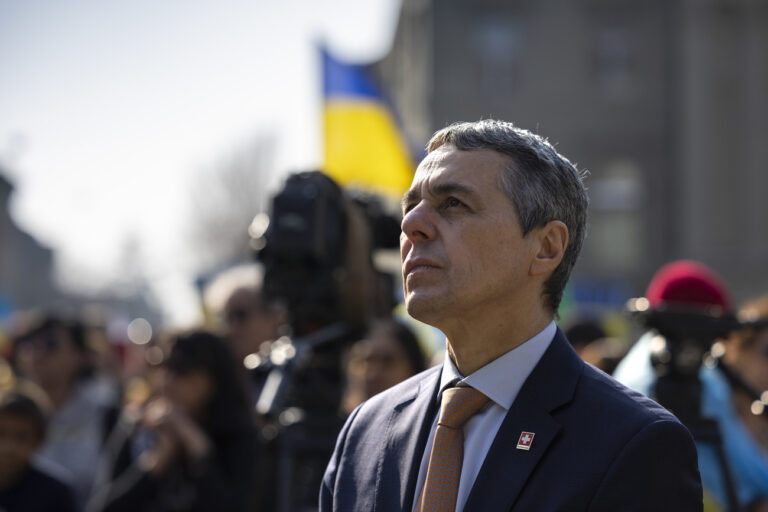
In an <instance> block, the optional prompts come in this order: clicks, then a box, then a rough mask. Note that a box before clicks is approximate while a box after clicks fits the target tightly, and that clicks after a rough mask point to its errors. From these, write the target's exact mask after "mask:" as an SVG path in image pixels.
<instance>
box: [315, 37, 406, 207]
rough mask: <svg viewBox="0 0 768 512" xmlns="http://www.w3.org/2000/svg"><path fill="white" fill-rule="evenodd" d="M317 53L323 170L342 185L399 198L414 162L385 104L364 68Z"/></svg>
mask: <svg viewBox="0 0 768 512" xmlns="http://www.w3.org/2000/svg"><path fill="white" fill-rule="evenodd" d="M322 54H323V95H324V115H323V118H324V119H323V123H324V133H325V164H324V166H323V168H324V169H325V171H326V172H327V173H328V175H329V176H331V177H332V178H333V179H334V180H336V181H337V182H338V183H339V184H340V185H341V186H343V187H358V188H363V189H367V190H372V191H374V192H378V193H382V194H385V195H388V196H395V197H397V198H398V199H399V198H400V196H401V195H402V194H403V192H405V191H406V190H408V188H409V187H410V186H411V181H412V180H413V171H414V163H413V159H412V158H411V155H410V152H409V150H408V146H407V145H406V144H405V141H404V140H403V137H402V135H401V134H400V131H399V130H398V128H397V123H396V122H395V119H394V116H393V115H392V112H391V110H390V109H389V106H388V105H387V103H386V102H385V101H384V97H383V95H382V94H381V92H380V91H379V89H378V88H377V87H376V84H375V83H374V82H373V80H372V79H371V77H370V76H369V73H368V70H367V69H366V68H365V67H364V66H361V65H353V64H347V63H342V62H339V61H338V60H336V59H334V58H333V57H332V56H330V55H329V54H328V52H327V51H325V50H322Z"/></svg>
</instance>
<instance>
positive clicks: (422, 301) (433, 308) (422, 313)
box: [405, 294, 443, 325]
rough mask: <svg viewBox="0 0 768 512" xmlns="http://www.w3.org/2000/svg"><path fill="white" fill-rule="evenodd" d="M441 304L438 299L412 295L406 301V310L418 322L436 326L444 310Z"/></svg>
mask: <svg viewBox="0 0 768 512" xmlns="http://www.w3.org/2000/svg"><path fill="white" fill-rule="evenodd" d="M439 303H440V301H439V299H438V298H436V297H428V296H423V295H421V296H420V295H418V294H412V295H410V296H409V297H407V298H406V300H405V310H406V311H408V314H409V315H411V316H412V317H413V318H415V319H416V320H419V321H420V322H424V323H425V324H430V325H434V322H436V321H437V319H438V316H439V313H440V311H442V310H443V308H441V307H440V304H439Z"/></svg>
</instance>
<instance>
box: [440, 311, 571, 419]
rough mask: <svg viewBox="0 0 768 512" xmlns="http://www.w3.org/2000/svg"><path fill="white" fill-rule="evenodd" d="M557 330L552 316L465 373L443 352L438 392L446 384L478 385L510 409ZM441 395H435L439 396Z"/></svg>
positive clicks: (482, 390)
mask: <svg viewBox="0 0 768 512" xmlns="http://www.w3.org/2000/svg"><path fill="white" fill-rule="evenodd" d="M556 332H557V326H556V325H555V321H554V320H552V321H551V322H550V323H549V325H547V326H546V327H545V328H544V329H543V330H541V331H540V332H539V333H538V334H536V335H535V336H534V337H532V338H531V339H529V340H527V341H526V342H524V343H522V344H520V345H518V346H517V347H515V348H513V349H512V350H510V351H509V352H506V353H505V354H503V355H501V356H499V357H497V358H496V359H494V360H493V361H491V362H490V363H488V364H486V365H485V366H483V367H482V368H480V369H479V370H477V371H475V372H473V373H471V374H470V375H468V376H467V377H463V376H462V375H461V373H459V370H458V369H457V368H456V365H454V364H453V361H451V358H450V357H448V354H447V353H446V355H445V360H444V361H443V373H442V376H441V377H440V395H442V392H443V390H444V389H446V388H448V387H451V386H455V385H467V386H471V387H473V388H475V389H477V390H478V391H480V392H481V393H483V394H484V395H485V396H487V397H488V398H490V399H491V400H493V402H495V403H496V404H498V405H499V406H501V407H503V408H504V409H509V408H510V407H511V406H512V403H513V402H514V401H515V398H517V394H518V393H519V392H520V388H522V387H523V384H524V383H525V380H526V379H527V378H528V375H530V374H531V372H532V371H533V369H534V368H535V367H536V365H537V364H538V362H539V359H541V356H543V355H544V352H546V350H547V348H549V344H550V343H552V340H553V339H554V338H555V333H556ZM440 398H441V397H440V396H438V399H440Z"/></svg>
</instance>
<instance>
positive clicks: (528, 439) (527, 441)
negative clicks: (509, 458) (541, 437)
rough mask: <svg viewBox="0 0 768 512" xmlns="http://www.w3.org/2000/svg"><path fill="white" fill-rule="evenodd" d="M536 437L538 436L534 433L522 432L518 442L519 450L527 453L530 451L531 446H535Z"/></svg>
mask: <svg viewBox="0 0 768 512" xmlns="http://www.w3.org/2000/svg"><path fill="white" fill-rule="evenodd" d="M535 435H536V434H534V433H533V432H521V433H520V439H518V440H517V449H518V450H525V451H528V450H530V449H531V445H532V444H533V436H535Z"/></svg>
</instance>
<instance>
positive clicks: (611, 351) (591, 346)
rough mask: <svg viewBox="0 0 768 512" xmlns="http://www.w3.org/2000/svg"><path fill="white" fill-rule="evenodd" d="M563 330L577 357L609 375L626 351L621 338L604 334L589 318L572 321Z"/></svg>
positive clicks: (600, 327) (598, 325) (599, 326)
mask: <svg viewBox="0 0 768 512" xmlns="http://www.w3.org/2000/svg"><path fill="white" fill-rule="evenodd" d="M564 332H565V337H566V338H568V341H570V342H571V346H572V347H573V349H574V350H575V351H576V353H577V354H579V357H581V358H582V359H583V360H584V361H585V362H587V363H589V364H591V365H592V366H594V367H595V368H599V369H600V370H602V371H604V372H605V373H607V374H609V375H610V374H611V373H613V371H614V370H615V369H616V365H618V364H619V361H621V359H622V358H623V357H624V355H625V354H626V352H627V350H626V348H625V347H624V344H623V343H622V342H621V340H619V339H617V338H611V337H608V336H606V334H605V330H604V329H603V328H602V326H601V325H600V324H599V323H598V322H597V321H596V320H594V319H591V318H584V319H581V320H578V321H576V322H574V323H573V324H571V325H570V326H569V327H568V328H567V329H565V331H564Z"/></svg>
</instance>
